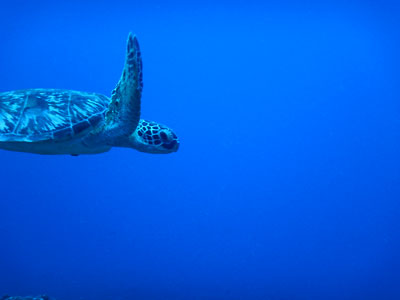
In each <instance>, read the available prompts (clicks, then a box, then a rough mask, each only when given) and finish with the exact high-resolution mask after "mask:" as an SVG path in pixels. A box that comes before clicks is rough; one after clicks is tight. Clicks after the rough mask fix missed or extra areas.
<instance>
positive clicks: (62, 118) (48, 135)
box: [0, 89, 110, 142]
mask: <svg viewBox="0 0 400 300" xmlns="http://www.w3.org/2000/svg"><path fill="white" fill-rule="evenodd" d="M109 103H110V100H109V98H107V97H106V96H103V95H100V94H94V93H84V92H77V91H70V90H54V89H31V90H19V91H12V92H6V93H0V142H12V141H16V142H36V141H45V140H55V141H58V140H65V139H69V138H73V137H75V136H77V135H81V134H85V133H87V132H88V131H90V130H92V129H93V128H96V126H98V125H99V124H101V123H102V122H103V120H104V115H105V111H106V109H107V107H108V105H109Z"/></svg>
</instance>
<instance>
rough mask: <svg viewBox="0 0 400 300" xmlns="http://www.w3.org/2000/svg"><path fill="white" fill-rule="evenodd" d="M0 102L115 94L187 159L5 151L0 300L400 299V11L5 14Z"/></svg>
mask: <svg viewBox="0 0 400 300" xmlns="http://www.w3.org/2000/svg"><path fill="white" fill-rule="evenodd" d="M0 4H1V5H0V37H1V41H0V70H1V72H0V92H3V91H9V90H15V89H25V88H62V89H73V90H81V91H87V92H98V93H102V94H105V95H107V96H109V95H110V94H111V91H112V89H113V88H114V87H115V85H116V83H117V81H118V79H119V77H120V73H121V71H122V68H123V64H124V56H125V42H126V38H127V35H128V32H129V31H132V32H134V33H135V34H136V35H137V36H138V39H139V42H140V46H141V50H142V56H143V63H144V93H143V98H142V117H143V118H146V119H150V120H155V121H157V122H160V123H164V124H166V125H168V126H170V127H171V128H173V129H174V130H175V131H176V132H177V134H178V136H179V138H180V141H181V146H180V149H179V151H178V152H177V153H173V154H170V155H151V154H144V153H140V152H137V151H134V150H131V149H122V148H114V149H112V150H111V151H110V152H108V153H105V154H100V155H92V156H90V155H88V156H85V155H81V156H78V157H72V156H41V155H34V154H27V153H13V152H7V151H2V150H1V151H0V165H1V169H0V188H1V194H0V295H3V294H9V295H21V296H24V295H37V294H48V295H49V296H51V297H54V298H56V299H58V300H72V299H80V300H128V299H273V300H292V299H293V300H306V299H390V300H391V299H400V256H399V251H400V219H399V216H400V201H399V200H400V159H399V153H400V130H399V129H400V102H399V96H400V88H399V66H400V64H399V62H400V61H399V50H400V35H399V28H400V18H399V16H400V5H399V4H397V3H396V2H390V1H389V2H385V1H346V2H344V1H343V2H341V1H331V2H329V1H328V2H317V1H268V2H267V1H265V2H262V1H246V2H245V1H242V2H241V1H230V2H224V1H217V0H216V1H214V2H207V1H204V2H189V1H186V2H184V1H165V2H162V1H159V2H156V1H125V2H124V1H119V0H115V1H108V2H106V1H81V2H79V1H75V0H72V1H52V2H46V1H42V0H39V1H31V2H29V1H18V0H17V1H4V0H3V1H1V3H0Z"/></svg>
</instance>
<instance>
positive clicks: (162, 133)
mask: <svg viewBox="0 0 400 300" xmlns="http://www.w3.org/2000/svg"><path fill="white" fill-rule="evenodd" d="M160 136H161V139H162V140H163V141H164V142H166V141H168V136H167V134H166V133H165V132H164V131H161V132H160Z"/></svg>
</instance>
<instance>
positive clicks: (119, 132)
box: [105, 33, 143, 138]
mask: <svg viewBox="0 0 400 300" xmlns="http://www.w3.org/2000/svg"><path fill="white" fill-rule="evenodd" d="M142 74H143V73H142V57H141V54H140V49H139V43H138V40H137V38H136V36H134V35H132V33H129V36H128V41H127V50H126V59H125V66H124V70H123V72H122V75H121V79H120V80H119V82H118V84H117V86H116V88H115V89H114V90H113V92H112V97H111V103H110V106H109V108H108V110H107V112H106V120H105V126H106V131H107V133H108V134H107V135H108V136H109V137H115V138H117V137H121V136H125V135H129V134H131V133H132V132H134V131H135V129H136V127H137V125H138V123H139V120H140V100H141V96H142V89H143V75H142Z"/></svg>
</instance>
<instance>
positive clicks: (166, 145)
mask: <svg viewBox="0 0 400 300" xmlns="http://www.w3.org/2000/svg"><path fill="white" fill-rule="evenodd" d="M162 147H163V148H164V149H167V150H169V151H171V152H176V151H178V149H179V141H178V140H173V141H172V142H170V143H163V144H162Z"/></svg>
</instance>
